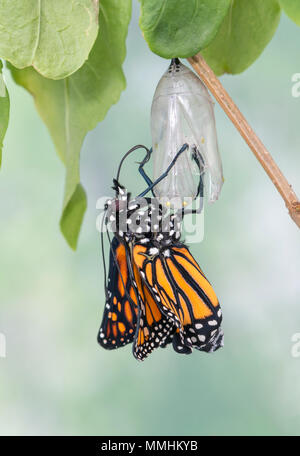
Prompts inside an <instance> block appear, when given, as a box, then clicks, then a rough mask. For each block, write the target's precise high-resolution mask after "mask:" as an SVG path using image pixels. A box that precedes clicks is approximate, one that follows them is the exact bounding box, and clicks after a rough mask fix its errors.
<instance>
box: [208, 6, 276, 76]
mask: <svg viewBox="0 0 300 456" xmlns="http://www.w3.org/2000/svg"><path fill="white" fill-rule="evenodd" d="M280 11H281V10H280V7H279V5H278V3H277V0H263V1H262V0H232V2H231V6H230V8H229V10H228V14H227V16H226V18H225V19H224V21H223V24H222V26H221V28H220V30H219V32H218V34H217V36H216V37H215V39H214V40H213V42H212V43H211V44H210V45H209V46H208V47H207V48H206V49H204V50H203V51H202V55H203V57H204V58H205V59H206V60H207V62H208V64H209V65H210V66H211V67H212V69H213V70H214V71H215V73H216V74H217V75H221V74H223V73H231V74H236V73H241V72H242V71H244V70H245V69H246V68H248V67H249V66H250V65H251V64H252V63H253V62H254V61H255V60H256V59H257V58H258V57H259V56H260V54H261V53H262V51H263V49H264V48H265V47H266V45H267V44H268V43H269V41H270V40H271V38H272V37H273V35H274V33H275V31H276V28H277V26H278V23H279V19H280Z"/></svg>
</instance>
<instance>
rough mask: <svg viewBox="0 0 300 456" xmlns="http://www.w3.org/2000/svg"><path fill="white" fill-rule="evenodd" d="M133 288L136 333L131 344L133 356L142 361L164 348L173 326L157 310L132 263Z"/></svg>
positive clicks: (136, 268)
mask: <svg viewBox="0 0 300 456" xmlns="http://www.w3.org/2000/svg"><path fill="white" fill-rule="evenodd" d="M131 265H132V273H133V276H134V279H135V280H134V282H133V283H134V286H135V287H136V291H137V295H138V299H139V314H138V322H137V331H136V335H135V339H134V343H133V355H134V356H135V358H137V359H138V360H140V361H143V360H144V359H145V358H146V357H147V356H148V355H149V354H150V353H151V352H152V351H153V350H154V349H155V348H157V347H159V346H161V347H164V346H165V345H166V343H167V342H168V341H169V338H170V337H171V334H173V332H174V325H173V322H172V320H170V319H169V318H168V317H167V316H165V315H164V313H163V312H162V311H161V310H160V309H159V307H158V305H157V304H156V302H155V300H154V299H153V297H152V294H151V291H150V290H149V288H148V286H147V285H146V283H145V281H144V280H143V277H142V275H141V274H140V271H139V270H138V267H137V265H136V264H135V263H134V262H132V263H131Z"/></svg>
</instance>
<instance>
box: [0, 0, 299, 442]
mask: <svg viewBox="0 0 300 456" xmlns="http://www.w3.org/2000/svg"><path fill="white" fill-rule="evenodd" d="M299 44H300V29H299V28H297V26H296V25H294V24H293V23H292V22H291V21H289V20H288V19H287V18H285V17H282V20H281V23H280V26H279V29H278V31H277V34H276V36H275V38H274V39H273V41H272V42H271V43H270V45H269V46H268V47H267V49H266V50H265V51H264V53H263V55H262V56H261V57H260V58H259V59H258V60H257V61H256V62H255V64H254V65H253V66H252V67H251V68H250V69H248V71H246V72H245V73H243V74H241V75H238V76H234V77H233V76H225V77H222V83H223V84H224V86H225V88H226V89H227V90H228V91H229V93H230V94H231V95H232V97H233V99H234V100H235V101H236V103H237V104H238V106H239V107H240V109H241V111H242V112H243V113H244V114H245V116H246V117H247V118H248V119H249V121H250V123H251V124H252V126H253V127H254V129H255V130H256V132H257V133H258V134H259V136H260V137H261V138H262V140H263V142H264V143H265V144H266V146H267V147H268V148H269V150H270V151H271V152H272V154H273V156H274V158H275V160H276V161H277V163H278V164H279V166H280V167H281V168H282V170H283V171H284V173H285V175H286V176H287V178H288V179H289V181H290V182H291V183H293V185H294V188H295V190H296V192H298V194H299V195H300V179H299V175H300V173H299V170H300V154H299V151H300V135H299V121H300V98H293V97H292V95H291V87H292V82H291V77H292V75H293V74H294V73H297V72H300V63H299ZM127 49H128V54H127V58H126V62H125V65H124V70H125V74H126V78H127V83H128V87H127V90H126V91H125V92H124V93H123V94H122V96H121V100H120V102H119V103H118V104H117V105H116V106H113V107H112V108H111V110H110V111H109V113H108V115H107V117H106V119H105V120H104V122H102V123H101V124H99V125H98V127H97V128H96V129H95V130H94V131H92V132H91V133H89V135H88V136H87V138H86V140H85V143H84V147H83V151H82V156H81V157H82V163H81V169H82V182H83V185H84V186H85V188H86V190H87V193H88V199H89V206H88V210H87V215H86V217H85V220H84V225H83V228H82V232H81V235H80V241H79V247H78V250H77V252H76V253H74V252H72V251H71V250H70V248H69V247H68V246H67V244H66V242H65V241H64V239H63V237H62V235H61V234H60V231H59V226H58V221H59V218H60V211H61V205H62V197H63V185H64V184H63V182H64V168H63V165H62V164H61V162H60V161H59V159H58V157H57V155H56V154H55V150H54V146H53V144H52V142H51V140H50V137H49V134H48V132H47V130H46V127H45V126H44V125H43V123H42V122H41V120H40V118H39V117H38V115H37V113H36V111H35V109H34V105H33V100H32V98H31V97H30V95H28V94H27V93H26V92H25V91H24V90H22V89H21V88H20V87H17V86H16V85H15V84H14V83H13V82H12V81H11V80H10V79H9V80H8V81H7V82H8V86H9V91H10V96H11V105H12V106H11V119H10V126H9V130H8V134H7V137H6V139H5V148H4V152H3V165H2V170H1V174H0V194H1V198H0V220H1V238H0V252H1V253H0V258H1V260H0V300H1V306H0V332H2V333H4V334H5V335H6V339H7V357H6V359H0V433H1V434H4V435H6V434H35V435H39V434H42V435H44V434H63V435H65V434H67V435H69V434H80V435H90V434H98V435H128V434H129V435H164V434H165V435H192V434H194V435H214V434H217V435H232V434H235V435H240V434H243V435H261V434H277V435H282V434H300V432H299V431H300V358H293V357H292V355H291V348H292V342H291V337H292V335H293V334H294V333H296V332H300V280H299V273H300V245H299V229H298V228H297V227H296V225H295V224H294V223H293V222H292V221H291V219H290V217H289V216H288V214H287V210H286V208H285V206H284V204H283V202H282V200H281V198H280V196H279V194H278V193H277V192H276V190H275V188H274V187H273V185H272V184H271V182H270V181H269V179H268V178H267V177H266V175H265V173H264V171H263V170H262V168H261V167H260V166H259V165H258V162H257V161H256V159H255V158H254V157H253V155H252V153H251V152H250V150H249V149H248V147H247V146H246V144H245V143H244V142H243V140H242V139H241V137H240V136H239V134H238V133H237V131H236V130H235V129H234V127H233V126H232V124H231V123H230V121H229V120H228V119H227V117H226V116H225V114H224V113H223V112H222V110H221V109H220V107H219V106H217V105H216V119H217V129H218V137H219V144H220V151H221V154H222V159H223V166H224V175H225V184H224V187H223V191H222V193H221V197H220V200H219V201H218V202H217V203H216V204H215V205H213V206H211V207H208V208H207V209H206V213H205V237H204V241H203V242H202V243H201V244H199V245H196V244H193V245H192V251H193V253H194V255H195V256H196V258H197V259H198V260H199V263H200V265H201V267H203V269H204V271H205V272H206V273H207V275H208V278H209V279H210V280H211V281H212V283H213V284H214V287H215V290H216V292H217V294H218V296H219V298H220V301H221V303H222V307H223V313H224V325H223V326H224V330H225V337H226V339H225V347H224V349H223V350H219V351H218V352H217V353H215V354H214V355H207V354H205V353H200V352H194V353H193V354H192V355H190V356H180V355H178V354H176V353H175V352H174V351H173V350H172V349H171V348H169V349H166V350H157V351H155V352H154V353H153V354H152V355H151V356H150V357H149V358H148V359H147V360H146V361H145V362H144V363H138V362H137V361H136V360H135V359H134V358H133V356H132V354H131V347H127V348H123V349H120V350H118V351H114V352H109V351H105V350H103V349H102V348H100V347H99V346H98V345H97V342H96V335H97V331H98V327H99V325H100V321H101V318H102V311H103V306H104V295H103V271H102V266H101V259H100V250H99V249H100V244H99V234H98V233H97V231H96V228H95V222H96V216H97V213H98V211H97V210H96V201H97V199H98V197H100V196H102V195H109V194H111V190H110V186H111V178H112V176H113V175H114V174H115V172H116V167H117V165H118V162H119V160H120V157H121V155H122V154H123V153H124V152H125V151H126V150H127V149H129V148H130V147H131V146H133V145H135V144H137V143H144V144H148V145H149V144H150V142H151V141H150V128H149V122H150V106H151V100H152V96H153V93H154V89H155V86H156V84H157V82H158V80H159V78H160V77H161V75H162V73H163V72H164V71H165V69H166V67H167V65H168V62H167V61H165V60H163V59H161V58H159V57H157V56H155V55H154V54H152V53H151V52H150V51H149V49H148V47H147V45H146V43H145V42H144V40H143V38H142V36H141V32H140V30H139V28H138V8H137V5H135V9H134V11H133V20H132V23H131V26H130V30H129V36H128V40H127ZM7 79H8V75H7ZM134 169H135V168H134V167H133V166H132V167H129V168H128V171H127V172H126V177H127V179H128V180H127V182H130V183H131V185H132V188H133V189H134V185H135V180H136V179H135V174H134Z"/></svg>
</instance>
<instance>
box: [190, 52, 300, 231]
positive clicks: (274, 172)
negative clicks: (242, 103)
mask: <svg viewBox="0 0 300 456" xmlns="http://www.w3.org/2000/svg"><path fill="white" fill-rule="evenodd" d="M188 61H189V62H190V64H191V65H192V67H193V68H194V70H195V71H196V73H197V74H198V75H199V76H200V78H201V79H202V81H203V82H204V83H205V84H206V86H207V87H208V89H209V90H210V91H211V93H212V94H213V96H214V97H215V99H216V100H217V101H218V102H219V104H220V105H221V107H222V108H223V109H224V111H225V112H226V114H227V115H228V117H229V119H230V120H231V121H232V123H233V124H234V125H235V127H236V128H237V130H238V131H239V132H240V134H241V135H242V137H243V138H244V140H245V141H246V143H247V144H248V146H249V147H250V149H251V150H252V152H253V153H254V155H255V156H256V158H257V160H258V161H259V162H260V164H261V165H262V166H263V168H264V170H265V171H266V173H267V174H268V176H269V177H270V179H271V181H272V182H273V184H274V185H275V187H276V188H277V190H278V191H279V193H280V195H281V196H282V198H283V199H284V202H285V204H286V207H287V208H288V210H289V213H290V216H291V217H292V219H293V220H294V222H295V223H296V224H297V225H298V227H299V228H300V201H299V200H298V198H297V195H296V194H295V192H294V191H293V189H292V186H291V185H290V184H289V183H288V181H287V180H286V178H285V176H284V175H283V174H282V172H281V171H280V169H279V168H278V166H277V164H276V163H275V161H274V160H273V158H272V156H271V155H270V153H269V152H268V150H267V149H266V147H265V146H264V145H263V143H262V142H261V140H260V139H259V138H258V137H257V135H256V134H255V132H254V131H253V130H252V128H251V127H250V125H249V124H248V122H247V120H246V119H245V117H244V116H243V114H242V113H241V112H240V110H239V109H238V107H237V106H236V105H235V103H234V102H233V100H232V99H231V98H230V96H229V95H228V93H227V92H226V90H225V89H224V87H223V86H222V84H221V83H220V81H219V79H218V78H217V77H216V75H215V74H214V72H213V71H212V69H211V68H210V67H209V66H208V64H207V63H206V61H205V60H204V58H203V57H202V56H201V55H200V54H197V55H194V56H193V57H190V58H189V59H188Z"/></svg>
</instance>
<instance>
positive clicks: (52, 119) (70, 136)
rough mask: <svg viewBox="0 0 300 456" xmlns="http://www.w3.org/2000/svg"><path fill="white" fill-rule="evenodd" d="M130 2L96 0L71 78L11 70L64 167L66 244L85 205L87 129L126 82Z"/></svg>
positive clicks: (73, 238)
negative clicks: (94, 30) (91, 38)
mask: <svg viewBox="0 0 300 456" xmlns="http://www.w3.org/2000/svg"><path fill="white" fill-rule="evenodd" d="M130 16H131V0H122V2H120V1H119V0H102V1H101V6H100V12H99V22H100V30H101V32H100V33H99V35H98V37H97V40H96V42H95V45H94V47H93V49H92V51H91V53H90V56H89V59H88V61H87V62H86V63H85V64H84V65H83V67H81V68H80V70H78V71H77V72H76V73H74V74H73V75H72V76H70V77H68V78H66V79H64V80H60V81H54V80H51V79H46V78H43V77H42V76H41V75H40V74H38V73H37V72H36V71H35V70H33V69H32V68H26V69H24V70H17V69H15V68H12V74H13V77H14V79H15V81H16V82H17V83H18V84H20V85H22V86H23V87H25V88H26V89H27V90H28V91H29V92H30V93H32V95H33V96H34V99H35V103H36V106H37V109H38V111H39V113H40V115H41V117H42V118H43V120H44V122H45V124H46V125H47V127H48V128H49V131H50V134H51V136H52V138H53V141H54V143H55V146H56V149H57V151H58V153H59V155H60V157H61V158H62V160H63V161H64V163H65V165H66V184H65V197H64V205H63V214H62V217H61V222H60V226H61V230H62V232H63V234H64V236H65V238H66V239H67V241H68V243H69V244H70V246H71V247H72V248H73V249H75V248H76V245H77V240H78V235H79V230H80V226H81V222H82V218H83V215H84V212H85V209H86V197H85V192H84V190H83V188H82V186H81V185H80V178H79V158H80V157H79V156H80V149H81V146H82V142H83V139H84V137H85V135H86V133H87V132H88V131H89V130H92V129H93V128H95V126H96V125H97V123H98V122H100V121H101V120H103V119H104V117H105V115H106V113H107V111H108V109H109V108H110V106H111V105H112V104H114V103H116V102H117V101H118V100H119V98H120V94H121V92H122V90H124V89H125V86H126V81H125V77H124V74H123V71H122V63H123V61H124V59H125V54H126V48H125V39H126V35H127V30H128V24H129V20H130Z"/></svg>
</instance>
